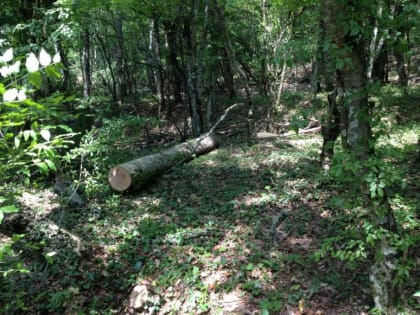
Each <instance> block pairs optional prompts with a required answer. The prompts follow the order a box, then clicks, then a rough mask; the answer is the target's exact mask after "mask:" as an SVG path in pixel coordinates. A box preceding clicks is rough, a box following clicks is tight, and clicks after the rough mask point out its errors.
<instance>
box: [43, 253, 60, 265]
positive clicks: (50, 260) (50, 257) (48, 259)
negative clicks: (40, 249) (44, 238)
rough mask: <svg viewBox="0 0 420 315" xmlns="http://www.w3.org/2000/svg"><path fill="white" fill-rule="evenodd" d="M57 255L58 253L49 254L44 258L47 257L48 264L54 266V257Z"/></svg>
mask: <svg viewBox="0 0 420 315" xmlns="http://www.w3.org/2000/svg"><path fill="white" fill-rule="evenodd" d="M55 255H57V252H49V253H46V254H45V255H44V257H45V259H46V260H47V262H48V263H49V264H52V263H53V259H52V258H53V256H55Z"/></svg>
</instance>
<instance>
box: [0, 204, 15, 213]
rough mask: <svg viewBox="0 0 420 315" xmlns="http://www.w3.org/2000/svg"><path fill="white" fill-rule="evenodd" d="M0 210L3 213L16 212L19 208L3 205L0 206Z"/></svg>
mask: <svg viewBox="0 0 420 315" xmlns="http://www.w3.org/2000/svg"><path fill="white" fill-rule="evenodd" d="M0 211H1V212H3V213H15V212H18V211H19V209H18V208H17V207H16V206H12V205H11V206H4V207H0Z"/></svg>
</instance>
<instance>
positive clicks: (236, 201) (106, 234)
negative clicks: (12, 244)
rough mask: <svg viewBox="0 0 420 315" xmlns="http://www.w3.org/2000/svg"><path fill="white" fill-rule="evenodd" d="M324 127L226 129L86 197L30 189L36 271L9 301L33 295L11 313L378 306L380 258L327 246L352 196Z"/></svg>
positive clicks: (410, 157)
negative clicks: (77, 199) (260, 131)
mask: <svg viewBox="0 0 420 315" xmlns="http://www.w3.org/2000/svg"><path fill="white" fill-rule="evenodd" d="M408 116H409V117H408ZM416 117H417V116H416V115H414V118H413V113H412V112H411V113H410V115H407V117H406V118H407V121H404V126H399V125H394V126H392V134H390V138H389V141H391V142H392V143H393V145H394V146H395V147H396V148H397V150H399V152H400V153H401V154H400V155H399V156H395V157H394V158H395V163H396V164H397V165H398V167H399V168H400V169H401V172H402V174H403V176H404V178H405V180H406V182H407V189H406V190H405V191H402V192H400V194H401V197H400V204H399V205H398V206H401V207H402V206H404V205H403V204H402V203H404V202H405V203H407V204H410V203H411V204H412V203H417V204H418V200H419V199H420V198H419V197H420V196H419V191H420V186H419V185H420V176H419V174H420V172H419V170H420V167H419V163H418V162H415V150H416V141H417V136H418V133H419V130H420V126H419V124H418V121H416ZM413 119H414V120H413ZM321 141H322V139H321V136H320V135H319V134H308V135H292V136H288V137H286V136H281V135H280V136H278V137H271V138H262V139H258V138H257V139H255V140H253V141H252V142H251V143H246V142H244V141H243V139H241V138H240V137H238V138H229V139H224V142H223V144H222V146H221V147H220V148H219V149H217V150H216V151H213V152H211V153H209V154H207V155H205V156H202V157H200V158H197V159H194V160H193V161H191V162H190V163H187V164H184V165H181V166H178V167H176V168H175V169H173V170H172V171H171V172H169V173H167V174H165V175H164V176H162V177H160V178H157V179H156V180H155V182H153V183H150V185H148V186H147V187H143V188H142V189H141V190H137V191H131V192H128V193H124V194H117V193H112V192H111V191H110V190H109V188H105V187H106V185H105V184H104V183H99V184H98V187H102V191H98V193H97V194H96V195H94V197H91V198H90V199H89V200H88V202H87V205H86V206H85V207H82V208H77V209H76V208H72V207H69V206H63V203H62V200H60V198H59V197H58V196H57V195H56V194H55V193H54V192H53V191H52V189H33V190H25V191H24V192H23V193H22V197H21V199H20V202H21V203H22V207H23V208H24V209H26V210H25V211H24V212H23V213H25V212H28V211H30V212H31V213H33V215H32V216H31V218H32V219H31V222H30V223H29V227H30V229H29V230H30V233H28V234H27V235H26V236H25V237H23V238H22V241H21V242H20V244H19V242H18V244H17V245H16V246H17V249H19V250H20V253H21V257H23V264H24V265H25V266H27V267H28V268H29V269H30V273H24V274H12V275H10V278H9V280H8V281H9V284H8V288H9V291H8V292H3V293H2V295H1V296H0V301H2V300H3V302H4V303H6V304H7V303H9V302H8V301H7V297H9V298H10V297H11V296H13V299H16V301H21V303H20V304H19V305H18V306H16V305H13V306H12V305H11V304H10V303H9V306H8V307H9V308H8V310H9V311H5V314H12V313H28V314H57V313H62V314H295V315H298V314H318V315H321V314H325V315H327V314H330V315H333V314H367V313H368V311H369V310H370V309H371V308H372V301H371V299H370V295H369V290H370V288H369V284H368V279H367V277H368V274H367V271H368V265H367V263H366V262H365V263H363V262H361V263H358V264H356V265H355V266H353V267H352V268H351V267H349V266H348V265H347V264H346V263H345V262H341V261H339V260H336V259H332V258H329V257H324V258H319V257H318V258H317V254H316V253H317V251H318V250H319V249H320V246H321V243H322V241H323V240H324V239H325V238H327V237H329V236H331V235H334V233H335V232H337V229H338V228H340V227H337V225H336V222H337V221H336V217H337V216H340V213H343V212H344V213H345V211H347V210H348V209H347V208H346V207H347V206H346V202H345V201H343V199H341V198H340V194H341V192H340V187H336V186H334V183H332V182H330V181H329V180H327V179H326V175H325V174H324V171H323V169H322V168H321V167H320V165H319V162H318V161H319V153H320V146H321ZM387 141H388V140H387ZM344 200H345V199H344ZM401 200H404V202H402V201H401ZM393 206H395V204H393ZM418 255H419V253H418V252H417V254H415V253H414V256H415V257H414V259H415V260H416V261H417V264H418V263H419V262H420V257H419V256H418ZM47 257H49V258H47ZM418 275H419V272H418V270H415V273H414V276H413V277H414V279H413V281H414V283H415V282H416V277H418ZM417 280H418V278H417ZM10 283H13V285H10ZM412 285H413V284H410V283H408V284H407V288H404V289H405V290H407V292H408V294H413V292H411V291H410V290H411V289H413V287H411V286H412ZM133 288H135V290H134V291H133ZM417 289H418V288H417ZM136 292H137V293H136ZM0 304H1V303H0ZM6 304H4V305H6ZM5 310H6V308H5ZM407 314H408V313H407Z"/></svg>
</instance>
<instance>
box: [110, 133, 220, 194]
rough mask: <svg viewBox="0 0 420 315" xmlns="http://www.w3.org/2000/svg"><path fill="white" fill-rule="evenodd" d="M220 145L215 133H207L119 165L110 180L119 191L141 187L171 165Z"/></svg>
mask: <svg viewBox="0 0 420 315" xmlns="http://www.w3.org/2000/svg"><path fill="white" fill-rule="evenodd" d="M218 146H219V143H218V141H217V139H216V138H215V137H214V136H213V135H208V134H206V135H204V136H202V137H199V138H196V139H193V140H191V141H188V142H184V143H181V144H178V145H176V146H174V147H172V148H169V149H167V150H164V151H162V152H159V153H155V154H152V155H147V156H144V157H142V158H139V159H136V160H132V161H128V162H126V163H123V164H120V165H117V166H115V167H113V168H112V169H110V171H109V173H108V182H109V184H110V185H111V187H112V188H113V189H114V190H117V191H124V190H127V189H128V188H130V187H141V186H142V185H144V184H145V183H146V182H147V181H149V180H150V179H152V178H153V177H155V176H157V175H160V174H162V173H163V172H164V171H166V170H168V169H170V168H171V167H174V166H176V165H178V164H181V163H183V162H186V161H188V160H190V159H192V157H193V155H195V156H199V155H203V154H206V153H208V152H210V151H212V150H214V149H216V148H217V147H218Z"/></svg>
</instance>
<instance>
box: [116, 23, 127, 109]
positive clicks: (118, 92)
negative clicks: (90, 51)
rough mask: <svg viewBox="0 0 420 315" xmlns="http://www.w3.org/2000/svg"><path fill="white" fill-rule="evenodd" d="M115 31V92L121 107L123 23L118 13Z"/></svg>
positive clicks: (122, 95)
mask: <svg viewBox="0 0 420 315" xmlns="http://www.w3.org/2000/svg"><path fill="white" fill-rule="evenodd" d="M115 32H116V35H117V46H116V51H115V63H116V67H117V69H116V73H117V78H116V79H117V80H116V87H115V88H116V89H115V92H116V93H115V94H116V98H117V104H118V107H119V108H120V110H121V108H122V104H123V98H124V94H125V93H124V60H123V58H124V57H123V45H124V39H123V23H122V17H121V15H118V16H117V17H116V18H115Z"/></svg>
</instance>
